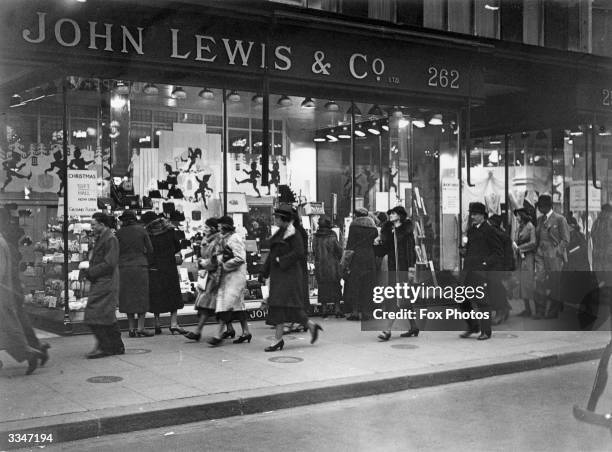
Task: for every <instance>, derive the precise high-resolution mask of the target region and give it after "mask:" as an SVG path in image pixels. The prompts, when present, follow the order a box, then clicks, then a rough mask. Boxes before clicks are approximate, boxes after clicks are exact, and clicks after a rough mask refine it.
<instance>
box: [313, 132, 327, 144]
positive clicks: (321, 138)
mask: <svg viewBox="0 0 612 452" xmlns="http://www.w3.org/2000/svg"><path fill="white" fill-rule="evenodd" d="M313 141H315V142H316V143H323V142H324V141H326V139H325V136H323V133H321V132H317V133H316V134H315V137H314V140H313Z"/></svg>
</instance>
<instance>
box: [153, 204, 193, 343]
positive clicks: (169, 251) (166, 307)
mask: <svg viewBox="0 0 612 452" xmlns="http://www.w3.org/2000/svg"><path fill="white" fill-rule="evenodd" d="M142 222H143V223H144V224H145V225H146V230H147V233H148V234H149V238H150V239H151V244H152V245H153V254H152V255H151V258H150V260H149V312H152V313H153V314H154V315H155V334H161V327H160V323H159V315H160V314H161V313H162V312H170V332H171V333H172V334H174V333H179V334H186V333H187V331H186V330H184V329H182V328H181V327H180V326H179V324H178V315H177V311H178V310H179V309H181V308H182V307H183V306H184V304H183V298H182V296H181V286H180V284H179V275H178V270H177V269H176V257H175V254H176V253H178V252H179V251H180V249H181V246H180V242H179V240H178V236H177V234H176V232H175V230H174V226H173V225H172V223H170V222H169V221H168V220H166V219H165V218H158V217H157V215H155V213H153V212H146V213H145V214H144V215H143V216H142Z"/></svg>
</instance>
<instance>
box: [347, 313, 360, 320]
mask: <svg viewBox="0 0 612 452" xmlns="http://www.w3.org/2000/svg"><path fill="white" fill-rule="evenodd" d="M346 320H359V315H358V314H349V315H348V316H347V317H346Z"/></svg>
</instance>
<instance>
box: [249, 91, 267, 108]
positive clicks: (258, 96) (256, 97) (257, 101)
mask: <svg viewBox="0 0 612 452" xmlns="http://www.w3.org/2000/svg"><path fill="white" fill-rule="evenodd" d="M251 101H252V102H253V103H254V104H256V105H261V104H263V101H264V99H263V96H262V95H261V94H259V93H257V94H255V95H254V96H253V97H252V98H251Z"/></svg>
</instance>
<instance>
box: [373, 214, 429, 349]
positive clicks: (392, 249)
mask: <svg viewBox="0 0 612 452" xmlns="http://www.w3.org/2000/svg"><path fill="white" fill-rule="evenodd" d="M387 214H388V215H389V221H387V222H386V223H384V224H383V226H382V228H381V231H380V238H379V239H377V240H376V246H375V247H374V252H375V253H376V255H377V256H387V257H388V264H387V265H388V268H389V274H390V275H394V279H395V282H400V279H401V275H402V274H403V275H407V274H408V270H409V269H410V267H414V265H415V264H416V251H415V249H414V247H415V241H414V228H413V226H412V221H410V219H409V218H408V212H406V209H404V208H403V207H402V206H396V207H394V208H393V209H391V210H389V211H388V212H387ZM400 272H401V273H400ZM393 283H394V282H393V281H389V284H393ZM393 303H395V304H396V303H397V301H396V300H393ZM392 326H393V321H390V322H389V323H388V329H387V330H384V331H383V332H382V333H381V334H379V335H378V339H380V340H381V341H388V340H389V339H391V327H392ZM418 335H419V328H418V327H417V323H416V320H413V319H410V330H409V331H407V332H406V333H402V334H401V337H412V336H415V337H416V336H418Z"/></svg>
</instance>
